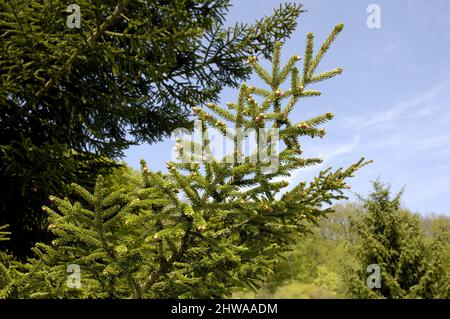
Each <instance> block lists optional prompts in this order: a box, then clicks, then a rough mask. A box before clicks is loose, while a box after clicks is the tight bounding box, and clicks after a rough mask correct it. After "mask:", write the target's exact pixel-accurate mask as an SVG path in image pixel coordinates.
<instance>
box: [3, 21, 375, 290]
mask: <svg viewBox="0 0 450 319" xmlns="http://www.w3.org/2000/svg"><path fill="white" fill-rule="evenodd" d="M342 28H343V25H342V24H339V25H337V26H336V27H335V28H334V29H333V31H332V32H331V34H330V36H329V37H328V38H327V39H326V40H325V42H324V43H323V45H322V46H321V47H320V48H319V50H317V52H314V50H313V35H312V33H309V34H308V36H307V46H306V51H305V56H304V62H303V70H302V72H300V71H299V69H297V67H296V66H295V65H296V63H297V62H298V61H299V60H300V58H299V56H294V57H292V58H291V59H289V61H288V62H287V64H286V65H285V66H284V67H282V66H281V63H280V61H281V58H280V50H281V44H280V43H278V44H277V45H276V46H275V51H274V56H273V58H272V63H273V67H272V70H271V72H268V71H266V70H264V69H263V68H262V67H261V65H260V64H259V63H258V62H257V61H256V57H254V56H253V57H250V58H249V61H248V62H249V64H250V65H251V66H252V67H253V68H254V70H255V71H256V73H257V74H258V75H259V76H260V77H261V78H262V80H263V81H264V82H265V83H266V84H267V85H268V88H267V89H266V88H256V87H252V86H248V85H246V84H243V85H242V86H241V88H240V91H239V95H238V98H237V100H236V101H235V102H232V103H228V107H229V110H227V109H225V108H222V107H220V106H219V105H217V104H215V103H212V102H211V103H208V104H207V106H208V108H209V109H210V111H208V110H204V109H202V108H201V107H198V106H196V107H195V108H194V112H195V113H196V115H197V116H198V118H199V119H201V120H202V126H203V129H204V130H205V135H204V138H203V139H202V141H200V142H199V143H201V146H202V148H201V150H203V151H201V152H200V153H198V152H196V151H195V150H196V149H197V148H196V147H195V146H196V145H197V144H196V142H195V141H191V140H188V139H186V140H184V139H182V138H180V139H179V140H178V142H177V148H178V150H179V156H180V157H181V158H182V159H187V158H189V160H184V161H183V160H181V161H174V162H168V163H167V168H168V173H161V172H152V171H151V170H150V169H149V168H148V167H147V166H146V164H145V162H144V161H142V184H141V186H140V188H139V189H138V190H137V191H132V192H126V191H125V190H124V189H119V190H117V191H115V192H112V193H111V192H110V191H109V190H108V189H107V188H106V187H105V184H104V180H103V178H101V177H100V178H99V179H98V180H97V184H96V187H95V190H94V192H89V191H88V190H86V189H85V188H83V187H81V186H79V185H75V184H74V185H72V189H73V190H74V191H75V192H76V194H77V196H78V200H76V201H71V200H69V199H67V198H66V199H61V198H57V197H52V201H53V202H54V205H53V206H52V207H54V208H53V209H52V208H50V207H46V208H45V210H46V211H47V212H48V214H49V220H50V225H49V228H50V230H51V231H52V232H53V233H54V234H55V235H56V236H57V238H56V239H55V240H54V241H53V242H52V245H46V244H38V245H37V247H36V248H35V249H34V251H35V253H36V256H37V257H36V258H35V259H32V260H30V262H29V263H27V264H24V265H16V264H12V265H10V266H9V267H8V271H9V272H10V273H11V274H13V275H9V279H8V280H7V281H6V283H5V284H4V286H5V287H8V289H9V290H8V292H10V291H11V294H10V295H9V296H10V297H21V296H24V297H47V298H55V297H58V298H61V297H96V298H105V297H108V298H129V297H134V298H155V297H159V298H161V297H166V298H167V297H170V298H199V297H202V298H211V297H223V296H227V295H231V294H232V293H233V292H235V291H240V290H242V289H243V288H254V289H256V288H257V287H258V286H259V284H260V283H261V282H262V281H263V279H264V278H266V277H267V275H268V274H270V273H271V271H272V269H273V267H274V265H275V264H276V263H277V261H278V259H279V257H280V255H281V253H282V252H283V251H285V250H286V249H288V248H289V245H290V244H292V243H293V242H294V241H295V239H296V238H298V236H299V235H300V234H303V233H305V232H306V231H307V228H306V226H307V224H309V223H314V222H316V221H317V219H318V218H319V217H320V216H323V215H325V214H327V213H329V212H331V211H332V209H331V208H330V207H328V208H327V207H325V205H328V204H330V203H331V202H332V201H333V200H337V199H341V198H344V197H345V196H344V194H343V191H344V190H345V189H346V188H348V185H347V184H346V180H347V178H349V177H351V176H353V174H354V173H355V171H356V170H358V169H359V168H360V167H362V166H364V165H365V164H367V163H366V162H364V161H363V159H361V160H359V161H358V162H357V163H355V164H353V165H351V166H350V167H348V168H347V169H342V168H341V169H338V170H337V171H335V172H332V171H331V168H328V169H326V170H324V171H322V172H320V174H319V175H318V176H317V177H316V178H315V179H314V180H313V181H311V182H310V183H306V182H302V183H299V184H298V185H296V186H295V187H294V188H292V190H290V191H287V192H284V194H280V193H281V190H282V189H283V188H285V187H287V186H288V183H287V182H286V181H284V180H283V178H284V177H286V176H290V174H291V172H292V171H294V170H297V169H301V168H304V167H306V166H310V165H314V164H316V163H320V162H321V159H319V158H305V157H303V156H302V154H303V151H302V149H301V148H300V139H301V138H304V137H323V136H324V134H325V130H324V129H323V128H320V127H319V126H320V125H321V124H323V123H325V122H327V121H328V120H330V119H331V118H332V117H333V115H332V114H331V113H329V112H328V113H325V114H322V115H319V116H316V117H314V118H311V119H303V120H301V121H298V122H294V121H293V119H292V118H290V113H291V111H292V110H293V109H294V107H295V105H296V104H297V102H298V101H300V100H301V99H302V98H305V97H310V96H316V95H319V94H320V92H318V91H316V90H312V89H307V87H308V86H310V85H312V84H314V83H316V82H320V81H323V80H326V79H329V78H332V77H334V76H336V75H338V74H340V73H341V72H342V70H341V69H334V70H331V71H328V72H323V73H317V72H316V69H317V67H318V65H319V63H320V61H321V59H322V58H323V56H324V55H325V53H326V52H327V50H328V49H329V48H330V46H331V44H332V42H333V41H334V39H335V38H336V37H337V35H338V33H339V32H340V31H341V30H342ZM288 76H291V79H290V81H289V82H290V88H289V89H287V88H286V89H283V88H282V85H283V83H284V82H286V80H287V78H288ZM224 121H227V122H228V123H229V125H228V127H227V125H226V124H225V122H224ZM212 128H214V129H216V130H218V131H219V132H221V133H222V134H223V135H225V136H226V137H227V138H230V141H231V143H232V144H233V146H234V147H233V150H232V152H231V153H229V154H227V155H226V156H225V157H224V158H216V157H215V156H214V154H212V153H211V149H210V140H209V137H208V134H209V133H210V132H211V129H212ZM260 128H267V129H269V128H273V129H278V130H279V136H280V139H281V140H282V142H283V144H284V145H285V147H283V148H282V149H281V150H280V151H278V150H276V149H272V148H271V146H272V144H273V143H276V142H277V141H276V140H274V138H273V137H271V138H269V139H268V140H267V141H266V143H267V144H259V143H258V139H259V137H260V135H257V136H253V137H251V136H249V137H248V138H247V140H249V139H252V138H256V142H257V145H258V146H259V148H257V149H256V150H255V153H252V154H244V151H243V145H244V141H243V140H241V139H240V138H238V136H237V134H238V132H239V129H243V130H245V129H260ZM208 132H209V133H208ZM265 145H266V147H267V150H268V152H269V153H268V154H267V155H268V156H269V157H273V156H276V157H278V158H279V160H280V162H279V167H278V169H275V170H272V169H269V168H270V166H271V162H270V161H269V162H265V161H263V160H261V158H259V160H258V161H256V162H254V161H251V160H250V159H251V158H253V156H255V154H257V153H258V152H259V151H261V149H260V148H261V147H264V146H265ZM240 158H242V159H243V160H242V161H241V160H239V159H240ZM230 160H231V161H230ZM277 195H281V196H277ZM68 264H77V265H79V266H80V267H81V269H82V288H81V289H78V290H74V289H69V288H68V287H67V286H66V284H65V282H66V278H67V273H66V269H67V265H68ZM8 292H6V293H5V290H3V291H2V293H3V294H4V295H6V296H8Z"/></svg>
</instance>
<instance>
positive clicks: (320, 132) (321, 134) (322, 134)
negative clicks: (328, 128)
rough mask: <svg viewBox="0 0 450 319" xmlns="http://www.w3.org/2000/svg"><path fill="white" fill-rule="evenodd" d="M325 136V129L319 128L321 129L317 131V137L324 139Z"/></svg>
mask: <svg viewBox="0 0 450 319" xmlns="http://www.w3.org/2000/svg"><path fill="white" fill-rule="evenodd" d="M325 134H326V132H325V129H323V128H321V129H320V130H319V137H324V136H325Z"/></svg>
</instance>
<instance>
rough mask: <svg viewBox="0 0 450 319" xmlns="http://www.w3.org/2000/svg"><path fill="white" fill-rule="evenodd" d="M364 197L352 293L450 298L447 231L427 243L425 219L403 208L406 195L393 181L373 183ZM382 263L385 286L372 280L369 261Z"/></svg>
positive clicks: (356, 226)
mask: <svg viewBox="0 0 450 319" xmlns="http://www.w3.org/2000/svg"><path fill="white" fill-rule="evenodd" d="M373 187H374V190H373V192H372V193H371V194H370V195H369V196H368V198H365V199H362V200H363V204H364V208H365V213H364V214H363V215H362V217H361V219H360V220H358V221H354V222H353V224H352V231H353V232H354V233H355V234H356V235H357V236H358V239H359V240H358V244H357V246H356V247H352V249H355V257H356V260H357V264H356V265H350V264H349V265H348V267H347V268H346V269H345V282H346V283H347V284H348V287H347V289H348V295H349V296H352V297H356V298H449V297H450V294H449V293H450V280H449V279H450V277H449V269H448V264H447V263H446V258H445V256H446V254H447V252H446V250H447V249H448V239H446V236H448V234H447V235H444V234H442V235H439V236H437V237H436V238H435V239H434V240H433V241H432V242H431V243H427V241H426V239H425V236H424V232H423V228H422V227H421V224H420V219H419V217H418V216H417V215H413V214H411V213H410V212H408V211H406V210H404V209H402V208H401V202H400V200H401V195H402V192H400V193H398V194H397V195H395V196H394V197H391V191H390V187H389V186H384V185H382V184H381V183H380V182H378V181H376V182H374V183H373ZM371 264H377V265H379V266H380V268H381V288H379V289H370V288H368V287H367V285H366V279H367V276H368V274H367V273H366V269H367V266H368V265H371Z"/></svg>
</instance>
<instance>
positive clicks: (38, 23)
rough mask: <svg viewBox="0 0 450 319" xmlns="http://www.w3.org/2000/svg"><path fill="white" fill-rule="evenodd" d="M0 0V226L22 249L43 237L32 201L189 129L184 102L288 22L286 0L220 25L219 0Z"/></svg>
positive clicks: (231, 81) (229, 76)
mask: <svg viewBox="0 0 450 319" xmlns="http://www.w3.org/2000/svg"><path fill="white" fill-rule="evenodd" d="M76 3H77V4H78V5H79V6H80V8H81V19H82V21H81V28H80V29H70V28H68V27H67V26H66V18H67V16H68V13H66V8H67V5H68V3H67V1H61V0H49V1H27V0H12V1H1V2H0V37H1V41H0V52H1V57H0V181H1V182H0V183H1V189H0V193H1V195H0V224H2V223H8V224H10V225H11V229H12V230H13V235H12V238H11V241H10V242H9V243H8V247H9V248H11V249H13V250H15V252H16V254H17V255H21V256H24V255H26V254H27V252H28V250H29V248H30V246H31V245H32V244H33V243H34V242H35V241H37V240H39V241H41V240H46V239H48V233H46V232H45V230H44V229H45V218H44V216H42V214H40V207H41V206H42V205H43V204H48V202H47V201H46V199H47V198H48V196H49V195H50V194H56V195H59V196H65V195H66V194H67V193H66V191H65V190H66V189H65V185H67V184H70V182H76V183H79V184H81V185H83V186H84V187H87V188H89V189H92V186H93V185H92V181H94V180H95V178H94V176H97V175H98V174H99V173H108V172H109V171H110V169H111V168H112V167H114V166H116V165H113V164H112V163H111V162H110V161H109V160H108V158H117V157H120V156H121V155H122V151H123V150H124V149H125V148H127V147H128V146H129V145H130V144H133V143H138V142H143V141H146V142H155V141H158V140H161V139H162V138H163V137H165V136H167V134H168V133H170V132H171V131H172V130H173V129H174V128H177V127H180V126H185V127H189V126H190V122H189V119H188V116H189V115H190V112H189V110H188V108H187V107H189V106H192V105H194V104H195V103H201V102H204V101H205V100H210V101H211V100H212V101H214V100H216V99H217V97H218V94H219V92H220V90H221V89H222V88H223V87H224V86H237V84H238V83H239V82H240V81H242V80H243V79H245V78H247V77H248V75H249V72H250V68H249V67H248V66H247V65H245V64H244V59H245V57H246V56H248V55H250V54H258V55H262V56H266V57H267V56H269V54H271V52H272V51H273V41H283V39H285V38H287V37H289V35H290V34H291V32H292V31H293V30H294V28H295V26H296V19H297V18H298V16H299V14H300V13H301V11H302V10H301V6H300V5H294V4H287V5H285V6H282V7H280V9H278V10H277V11H276V12H275V13H274V15H273V16H270V17H265V18H264V19H261V20H260V21H257V22H256V23H255V24H254V25H236V26H235V27H232V28H225V27H224V20H225V16H226V14H227V11H228V8H229V6H230V4H229V1H226V0H177V1H162V0H161V1H138V0H122V1H119V0H116V1H111V0H109V1H97V0H80V1H77V2H76Z"/></svg>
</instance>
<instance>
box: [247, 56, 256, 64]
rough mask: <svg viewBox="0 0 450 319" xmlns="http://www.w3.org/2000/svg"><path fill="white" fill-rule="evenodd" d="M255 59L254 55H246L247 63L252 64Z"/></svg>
mask: <svg viewBox="0 0 450 319" xmlns="http://www.w3.org/2000/svg"><path fill="white" fill-rule="evenodd" d="M256 61H257V58H256V56H250V57H248V59H247V63H248V64H253V63H255V62H256Z"/></svg>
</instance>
